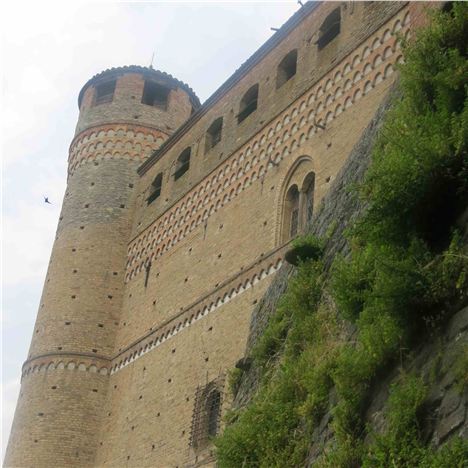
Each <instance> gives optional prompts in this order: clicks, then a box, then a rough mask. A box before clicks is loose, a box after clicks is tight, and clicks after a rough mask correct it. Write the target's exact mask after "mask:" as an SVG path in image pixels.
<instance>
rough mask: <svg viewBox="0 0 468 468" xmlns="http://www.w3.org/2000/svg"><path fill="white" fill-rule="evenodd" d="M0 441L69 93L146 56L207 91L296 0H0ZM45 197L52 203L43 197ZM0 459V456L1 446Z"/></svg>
mask: <svg viewBox="0 0 468 468" xmlns="http://www.w3.org/2000/svg"><path fill="white" fill-rule="evenodd" d="M0 8H1V11H0V15H1V17H2V19H1V21H2V25H1V26H2V27H1V30H2V32H1V34H2V52H1V70H2V71H1V78H2V93H1V106H0V108H1V112H2V114H1V122H2V145H1V151H2V160H3V163H2V168H3V177H2V181H3V187H2V195H3V203H2V208H3V215H2V220H3V229H2V249H3V258H2V273H3V281H2V284H3V298H2V311H3V315H2V321H1V323H2V351H3V356H2V371H3V375H2V403H3V408H2V432H3V436H2V449H3V450H2V451H3V452H4V449H5V447H6V443H7V440H8V435H9V431H10V425H11V420H12V417H13V412H14V408H15V405H16V399H17V396H18V391H19V383H20V370H21V365H22V363H23V361H24V360H25V358H26V355H27V352H28V347H29V342H30V339H31V335H32V330H33V326H34V320H35V316H36V312H37V307H38V304H39V300H40V294H41V290H42V284H43V281H44V277H45V274H46V270H47V264H48V261H49V256H50V251H51V248H52V243H53V239H54V234H55V230H56V226H57V220H58V217H59V213H60V207H61V203H62V196H63V192H64V190H65V184H66V164H67V156H68V146H69V144H70V142H71V139H72V136H73V133H74V129H75V124H76V120H77V116H78V108H77V96H78V92H79V90H80V89H81V87H82V85H83V84H84V83H85V82H86V81H87V80H88V79H89V78H90V77H91V76H92V75H94V74H95V73H98V72H100V71H102V70H104V69H106V68H109V67H113V66H121V65H131V64H136V65H149V62H150V59H151V55H152V53H153V50H155V59H154V67H155V68H157V69H161V70H164V71H166V72H168V73H171V74H172V75H174V76H175V77H177V78H178V79H180V80H182V81H185V82H187V83H188V84H189V85H190V86H191V87H192V88H193V89H194V91H195V92H196V93H197V94H198V96H199V97H200V99H201V101H202V102H203V101H204V100H206V99H207V98H208V97H209V96H210V95H211V94H212V93H213V92H214V91H215V90H216V89H217V88H218V87H219V86H220V85H221V84H222V82H223V81H224V80H225V79H226V78H228V77H229V76H230V75H231V74H232V73H233V72H234V71H235V69H236V68H238V67H239V65H240V64H241V63H242V62H244V61H245V60H246V59H247V58H248V57H249V56H250V55H251V54H252V53H253V52H254V51H255V50H256V49H257V48H258V47H260V45H261V44H263V43H264V42H265V41H266V40H267V39H268V38H269V37H270V36H271V35H272V34H273V32H272V31H271V30H270V27H279V26H280V25H281V24H283V23H284V22H285V21H286V20H287V19H288V18H289V17H290V16H291V15H292V14H293V13H294V12H295V11H297V9H298V8H299V5H298V4H297V2H296V0H286V1H276V2H274V1H264V2H254V1H243V2H241V1H232V2H215V1H213V2H192V1H190V2H189V1H186V2H178V1H170V2H131V3H129V2H120V3H117V2H103V1H101V2H86V1H62V2H60V3H59V2H57V3H55V2H47V1H35V2H33V1H27V2H24V1H23V2H19V1H17V2H14V3H13V1H10V2H2V6H1V7H0ZM43 195H47V196H48V197H49V199H50V200H51V201H52V203H53V204H52V205H46V204H44V202H43V198H42V197H43ZM2 458H3V455H2Z"/></svg>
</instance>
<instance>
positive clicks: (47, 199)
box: [44, 197, 52, 205]
mask: <svg viewBox="0 0 468 468" xmlns="http://www.w3.org/2000/svg"><path fill="white" fill-rule="evenodd" d="M44 203H48V204H49V205H52V203H50V201H49V197H44Z"/></svg>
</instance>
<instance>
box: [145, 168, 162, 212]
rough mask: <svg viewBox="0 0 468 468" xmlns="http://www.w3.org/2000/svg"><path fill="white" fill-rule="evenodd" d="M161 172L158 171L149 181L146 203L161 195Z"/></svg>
mask: <svg viewBox="0 0 468 468" xmlns="http://www.w3.org/2000/svg"><path fill="white" fill-rule="evenodd" d="M162 180H163V176H162V172H160V173H159V174H158V175H157V176H156V177H155V178H154V180H153V182H152V183H151V193H150V196H149V197H148V198H147V199H146V202H147V204H148V205H149V204H151V203H153V202H154V200H156V198H158V197H159V195H161V188H162Z"/></svg>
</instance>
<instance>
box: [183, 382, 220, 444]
mask: <svg viewBox="0 0 468 468" xmlns="http://www.w3.org/2000/svg"><path fill="white" fill-rule="evenodd" d="M223 385H224V377H222V376H221V377H218V379H216V380H214V381H212V382H210V383H208V384H207V385H206V386H204V387H198V389H197V393H196V394H195V403H194V409H193V416H192V429H191V433H190V445H191V446H192V447H194V448H195V449H203V448H205V447H206V446H208V445H209V443H210V440H211V439H212V438H213V437H215V436H216V435H217V434H218V432H219V428H220V420H221V404H222V393H221V389H222V386H223Z"/></svg>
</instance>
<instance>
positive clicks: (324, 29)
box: [317, 8, 341, 50]
mask: <svg viewBox="0 0 468 468" xmlns="http://www.w3.org/2000/svg"><path fill="white" fill-rule="evenodd" d="M340 28H341V11H340V9H339V8H336V9H335V10H333V11H332V12H331V13H330V14H329V15H328V16H327V17H326V18H325V21H324V22H323V23H322V26H320V31H319V40H318V41H317V45H318V49H319V50H321V49H323V48H324V47H325V46H326V45H327V44H329V43H330V42H331V41H332V40H333V39H335V37H336V36H338V34H340Z"/></svg>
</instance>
